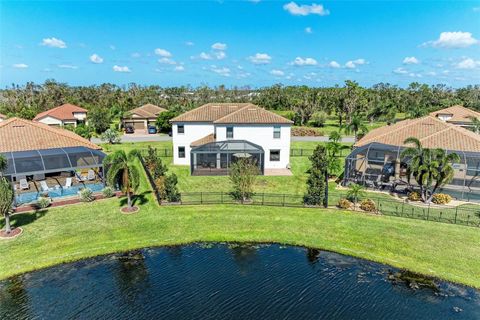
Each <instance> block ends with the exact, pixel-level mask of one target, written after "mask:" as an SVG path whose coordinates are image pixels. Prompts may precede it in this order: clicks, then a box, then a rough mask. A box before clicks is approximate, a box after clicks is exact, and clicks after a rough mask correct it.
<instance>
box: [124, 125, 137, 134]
mask: <svg viewBox="0 0 480 320" xmlns="http://www.w3.org/2000/svg"><path fill="white" fill-rule="evenodd" d="M125 133H135V128H133V127H132V126H128V127H125Z"/></svg>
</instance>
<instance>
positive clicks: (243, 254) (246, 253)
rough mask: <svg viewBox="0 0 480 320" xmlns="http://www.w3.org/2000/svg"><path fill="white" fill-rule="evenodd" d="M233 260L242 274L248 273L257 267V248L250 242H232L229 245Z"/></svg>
mask: <svg viewBox="0 0 480 320" xmlns="http://www.w3.org/2000/svg"><path fill="white" fill-rule="evenodd" d="M229 248H230V251H231V252H232V256H233V260H234V261H235V264H236V265H237V267H238V270H239V271H240V274H242V275H247V274H248V273H249V272H250V271H252V270H253V269H254V267H255V263H256V260H257V258H258V257H257V248H256V247H255V246H253V245H249V244H231V245H230V246H229Z"/></svg>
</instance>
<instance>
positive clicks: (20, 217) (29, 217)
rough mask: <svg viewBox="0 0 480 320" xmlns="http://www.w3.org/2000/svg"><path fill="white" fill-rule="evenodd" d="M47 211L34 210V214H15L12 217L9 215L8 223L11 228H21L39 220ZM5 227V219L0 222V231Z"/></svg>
mask: <svg viewBox="0 0 480 320" xmlns="http://www.w3.org/2000/svg"><path fill="white" fill-rule="evenodd" d="M47 212H48V210H46V209H44V210H36V211H34V212H26V213H17V214H14V215H10V223H11V225H12V227H23V226H26V225H28V224H30V223H32V222H35V221H36V220H38V219H40V218H41V217H43V216H44V215H46V214H47ZM4 227H5V219H2V221H1V222H0V229H3V228H4Z"/></svg>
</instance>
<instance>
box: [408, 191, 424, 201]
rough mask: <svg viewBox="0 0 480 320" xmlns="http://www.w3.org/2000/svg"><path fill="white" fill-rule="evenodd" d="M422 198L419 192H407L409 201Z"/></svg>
mask: <svg viewBox="0 0 480 320" xmlns="http://www.w3.org/2000/svg"><path fill="white" fill-rule="evenodd" d="M421 199H422V198H421V197H420V193H418V192H417V191H412V192H410V193H409V194H408V200H410V201H420V200H421Z"/></svg>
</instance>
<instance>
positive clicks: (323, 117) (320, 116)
mask: <svg viewBox="0 0 480 320" xmlns="http://www.w3.org/2000/svg"><path fill="white" fill-rule="evenodd" d="M327 118H328V115H327V114H326V113H325V112H323V111H318V112H315V113H314V114H313V115H312V118H311V119H310V123H311V124H312V126H314V127H323V126H324V125H325V123H326V122H327Z"/></svg>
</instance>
